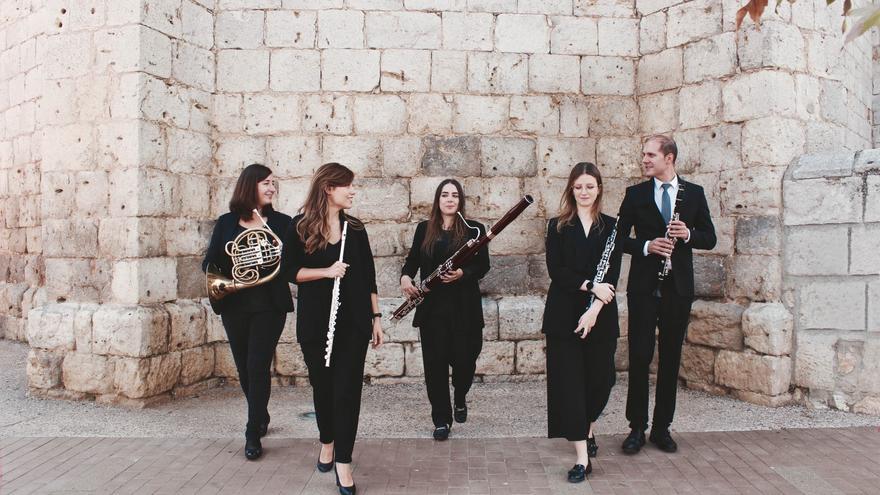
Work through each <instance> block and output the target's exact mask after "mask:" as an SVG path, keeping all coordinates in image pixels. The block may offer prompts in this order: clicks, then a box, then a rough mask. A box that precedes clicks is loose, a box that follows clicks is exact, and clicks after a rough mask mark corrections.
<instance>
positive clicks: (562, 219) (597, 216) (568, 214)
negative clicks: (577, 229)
mask: <svg viewBox="0 0 880 495" xmlns="http://www.w3.org/2000/svg"><path fill="white" fill-rule="evenodd" d="M582 175H589V176H591V177H593V178H595V179H596V184H597V185H598V186H599V194H598V195H597V196H596V201H594V202H593V209H592V210H591V211H590V216H591V217H592V218H593V226H592V227H591V228H600V229H601V228H602V216H601V213H602V196H603V194H604V192H603V188H602V174H601V173H599V167H597V166H596V165H595V164H593V163H590V162H580V163H578V164H577V165H575V166H574V168H572V169H571V173H570V174H568V183H567V184H566V185H565V190H564V191H563V192H562V198H560V200H559V219H558V220H557V222H556V230H557V231H558V232H562V228H563V227H565V226H566V225H571V223H572V222H573V221H574V217H575V216H577V203H576V202H575V200H574V183H575V182H576V181H577V180H578V179H579V178H580V177H581V176H582Z"/></svg>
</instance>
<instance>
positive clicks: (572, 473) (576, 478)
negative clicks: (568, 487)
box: [568, 461, 593, 483]
mask: <svg viewBox="0 0 880 495" xmlns="http://www.w3.org/2000/svg"><path fill="white" fill-rule="evenodd" d="M592 472H593V464H592V463H590V462H589V461H587V465H586V466H584V465H583V464H575V465H574V467H573V468H571V469H569V470H568V482H569V483H580V482H581V481H584V480H585V479H587V475H588V474H590V473H592Z"/></svg>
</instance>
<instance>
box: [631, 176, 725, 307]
mask: <svg viewBox="0 0 880 495" xmlns="http://www.w3.org/2000/svg"><path fill="white" fill-rule="evenodd" d="M678 182H679V187H682V186H683V187H684V190H683V191H682V193H681V194H682V198H681V203H680V204H679V205H678V206H676V208H675V211H676V213H678V214H679V215H680V216H679V219H680V220H681V221H683V222H684V223H685V224H686V225H687V226H688V228H689V229H690V231H691V238H690V240H689V241H688V242H687V243H685V242H682V241H679V242H677V243H676V245H675V249H673V251H672V275H673V277H672V278H673V280H674V281H675V288H676V290H677V291H678V293H679V295H682V296H686V297H687V296H693V295H694V255H693V250H694V249H712V248H713V247H715V243H716V237H715V227H714V225H712V218H711V216H710V214H709V205H708V203H707V202H706V194H705V193H704V192H703V188H702V187H700V186H698V185H696V184H694V183H692V182H687V181H685V180H684V179H683V178H682V177H681V176H678ZM633 228H635V237H630V230H631V229H633ZM665 235H666V222H665V221H664V220H663V216H662V215H661V214H660V210H658V209H657V203H656V202H655V201H654V179H651V180H648V181H645V182H641V183H639V184H636V185H634V186H630V187H628V188H627V189H626V195H625V196H624V197H623V203H622V204H621V205H620V237H621V238H622V242H623V250H624V252H626V253H628V254H630V255H632V263H631V265H630V268H629V280H628V281H627V288H626V290H627V293H629V294H651V293H653V292H654V290H655V289H656V288H657V283H658V282H657V273H658V272H659V271H660V269H661V267H662V266H663V257H661V256H658V255H656V254H649V255H648V256H645V255H644V252H643V250H644V247H645V243H646V242H648V241H650V240H652V239H656V238H657V237H663V236H665Z"/></svg>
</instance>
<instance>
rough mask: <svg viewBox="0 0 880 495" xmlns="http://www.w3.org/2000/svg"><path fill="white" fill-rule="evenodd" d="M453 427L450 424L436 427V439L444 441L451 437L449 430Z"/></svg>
mask: <svg viewBox="0 0 880 495" xmlns="http://www.w3.org/2000/svg"><path fill="white" fill-rule="evenodd" d="M451 429H452V426H450V425H443V426H438V427H437V428H434V440H437V441H440V442H442V441H443V440H446V439H447V438H449V431H450V430H451Z"/></svg>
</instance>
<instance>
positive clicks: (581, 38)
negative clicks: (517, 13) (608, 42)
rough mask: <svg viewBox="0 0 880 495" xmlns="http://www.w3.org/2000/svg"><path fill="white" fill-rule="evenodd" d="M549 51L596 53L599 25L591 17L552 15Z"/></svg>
mask: <svg viewBox="0 0 880 495" xmlns="http://www.w3.org/2000/svg"><path fill="white" fill-rule="evenodd" d="M551 22H552V24H553V29H552V30H551V31H550V53H558V54H561V55H596V54H598V53H599V27H598V23H597V20H596V19H595V18H591V17H568V16H565V17H554V18H552V19H551Z"/></svg>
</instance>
